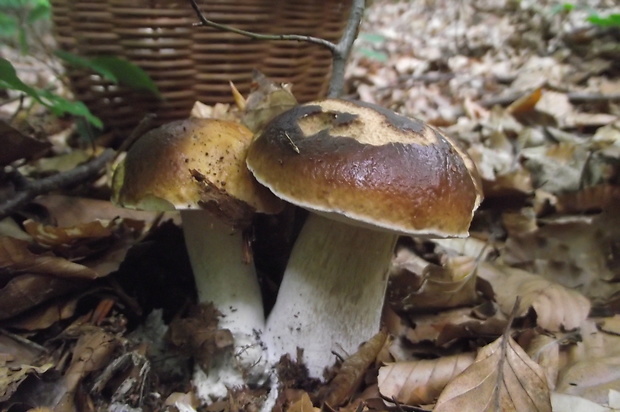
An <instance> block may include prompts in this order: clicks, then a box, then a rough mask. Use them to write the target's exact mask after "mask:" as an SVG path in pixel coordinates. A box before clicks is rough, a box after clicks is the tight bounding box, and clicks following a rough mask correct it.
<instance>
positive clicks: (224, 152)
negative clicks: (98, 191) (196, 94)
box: [113, 118, 282, 220]
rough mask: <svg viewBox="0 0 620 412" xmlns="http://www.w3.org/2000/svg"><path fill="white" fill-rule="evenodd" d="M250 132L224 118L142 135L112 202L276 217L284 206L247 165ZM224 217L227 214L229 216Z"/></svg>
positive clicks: (147, 207)
mask: <svg viewBox="0 0 620 412" xmlns="http://www.w3.org/2000/svg"><path fill="white" fill-rule="evenodd" d="M252 137H253V135H252V132H251V131H250V130H248V129H247V128H246V127H244V126H243V125H241V124H238V123H236V122H233V121H227V120H217V119H198V118H189V119H185V120H178V121H174V122H171V123H167V124H165V125H163V126H161V127H158V128H157V129H153V130H151V131H149V132H148V133H146V134H145V135H144V136H142V137H141V138H140V139H138V141H136V143H134V145H133V146H132V147H131V148H130V149H129V151H128V152H127V156H126V158H125V160H124V161H123V163H122V164H121V165H120V166H119V167H118V168H117V170H116V171H115V174H114V178H113V189H114V198H113V200H114V201H115V202H116V203H118V204H120V205H122V206H124V207H128V208H135V209H145V210H174V209H208V210H211V211H212V212H214V213H216V214H221V213H223V214H224V215H225V217H226V218H230V219H232V220H235V219H236V218H237V216H236V214H237V212H235V210H237V209H239V210H238V212H239V213H241V214H247V213H248V212H249V211H252V212H253V211H258V212H263V213H277V212H278V211H279V210H281V208H282V202H281V201H280V200H279V199H277V198H276V197H275V196H273V194H271V193H270V192H269V191H268V190H267V189H265V188H264V187H262V186H261V185H259V184H258V183H257V182H256V180H255V179H254V178H253V176H252V175H251V174H250V172H249V171H248V169H247V167H246V165H245V157H246V155H247V150H248V147H249V144H250V143H251V141H252ZM231 213H232V215H230V216H228V214H231Z"/></svg>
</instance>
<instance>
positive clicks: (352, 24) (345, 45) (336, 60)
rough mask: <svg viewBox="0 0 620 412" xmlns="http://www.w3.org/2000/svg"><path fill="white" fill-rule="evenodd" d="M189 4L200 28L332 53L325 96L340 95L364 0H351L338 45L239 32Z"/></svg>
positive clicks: (299, 37) (291, 36)
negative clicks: (295, 43)
mask: <svg viewBox="0 0 620 412" xmlns="http://www.w3.org/2000/svg"><path fill="white" fill-rule="evenodd" d="M189 2H190V4H191V5H192V8H193V9H194V11H195V12H196V15H197V16H198V19H199V20H200V23H198V24H199V25H201V26H208V27H213V28H216V29H218V30H222V31H228V32H232V33H237V34H239V35H242V36H246V37H249V38H251V39H255V40H289V41H290V40H293V41H303V42H307V43H313V44H318V45H319V46H322V47H325V48H326V49H327V50H329V51H330V52H331V53H332V77H331V80H330V82H329V91H328V93H327V96H328V97H337V96H339V95H341V94H342V92H343V89H344V74H345V68H346V64H347V61H348V59H349V55H350V54H351V48H352V47H353V42H354V41H355V38H356V37H357V32H358V28H359V25H360V22H361V21H362V17H363V15H364V6H365V0H353V4H352V5H351V13H350V15H349V19H348V21H347V27H346V28H345V30H344V33H343V34H342V37H341V38H340V41H339V42H338V43H332V42H330V41H328V40H325V39H321V38H318V37H313V36H305V35H299V34H260V33H254V32H250V31H246V30H240V29H237V28H235V27H232V26H228V25H225V24H219V23H216V22H214V21H212V20H209V19H207V18H206V17H205V16H204V15H203V14H202V12H201V11H200V7H198V4H197V3H196V0H189Z"/></svg>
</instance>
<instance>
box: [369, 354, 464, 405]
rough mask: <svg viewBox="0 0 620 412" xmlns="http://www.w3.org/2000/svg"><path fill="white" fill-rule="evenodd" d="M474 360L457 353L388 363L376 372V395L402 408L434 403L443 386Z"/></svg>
mask: <svg viewBox="0 0 620 412" xmlns="http://www.w3.org/2000/svg"><path fill="white" fill-rule="evenodd" d="M475 358H476V356H475V354H473V353H461V354H458V355H453V356H444V357H441V358H438V359H432V360H429V359H424V360H419V361H410V362H396V363H390V364H388V365H386V366H384V367H382V368H381V369H379V382H378V383H379V391H380V392H381V394H382V395H383V396H384V397H386V398H388V399H394V400H395V401H397V402H400V403H403V404H405V405H421V404H429V403H433V402H435V400H436V399H437V397H438V396H439V394H440V393H441V391H442V390H443V389H444V387H445V386H446V384H447V383H448V382H450V381H451V380H452V379H453V378H454V377H456V376H457V375H458V374H460V373H461V372H463V371H464V370H465V369H466V368H467V367H468V366H469V365H471V364H472V363H473V362H474V360H475Z"/></svg>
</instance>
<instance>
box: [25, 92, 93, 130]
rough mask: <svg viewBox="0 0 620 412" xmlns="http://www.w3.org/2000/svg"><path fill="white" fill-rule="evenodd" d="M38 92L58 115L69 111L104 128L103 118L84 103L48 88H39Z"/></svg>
mask: <svg viewBox="0 0 620 412" xmlns="http://www.w3.org/2000/svg"><path fill="white" fill-rule="evenodd" d="M37 92H38V93H39V96H40V98H41V100H42V102H43V104H44V105H45V106H47V107H49V108H50V110H51V111H52V113H54V114H55V115H56V116H62V115H65V114H67V113H68V114H71V115H73V116H80V117H83V118H85V119H86V120H88V121H89V123H91V124H92V125H93V126H95V127H96V128H98V129H101V128H103V122H102V121H101V119H99V118H98V117H96V116H95V115H93V114H92V113H91V112H90V110H89V109H88V107H86V105H85V104H84V103H82V102H76V101H73V100H67V99H65V98H64V97H60V96H58V95H57V94H54V93H52V92H50V91H48V90H37Z"/></svg>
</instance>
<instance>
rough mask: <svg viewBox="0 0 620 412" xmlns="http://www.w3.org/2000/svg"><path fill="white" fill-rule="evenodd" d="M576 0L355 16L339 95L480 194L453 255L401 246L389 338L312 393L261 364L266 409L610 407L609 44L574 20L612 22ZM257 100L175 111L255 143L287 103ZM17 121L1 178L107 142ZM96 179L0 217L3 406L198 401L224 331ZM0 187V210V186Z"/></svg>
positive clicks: (165, 225)
mask: <svg viewBox="0 0 620 412" xmlns="http://www.w3.org/2000/svg"><path fill="white" fill-rule="evenodd" d="M587 3H588V5H587V7H575V8H574V10H572V11H567V10H563V9H561V8H558V7H557V4H556V3H554V2H548V1H535V2H534V1H521V2H513V1H502V0H487V1H477V2H464V1H459V2H451V1H448V0H431V1H429V0H424V1H423V0H415V1H396V2H394V1H388V0H376V1H374V2H372V3H371V4H370V5H369V7H368V9H367V11H366V15H365V20H364V22H363V25H362V28H361V35H360V37H359V38H358V40H357V41H356V46H355V49H354V52H353V56H352V62H351V64H350V65H349V66H348V68H347V79H348V80H347V96H348V97H353V98H360V99H362V100H365V101H369V102H374V103H378V104H380V105H383V106H386V107H389V108H391V109H393V110H396V111H399V112H401V113H403V114H405V115H410V116H414V117H418V118H421V119H422V120H425V121H427V122H429V123H431V124H433V125H435V126H437V127H440V128H443V130H444V131H445V132H446V133H447V134H450V135H451V136H454V137H455V138H457V139H458V140H459V141H460V142H461V144H462V145H463V146H464V147H465V149H466V150H467V152H468V153H469V154H470V156H471V157H472V158H473V160H474V161H475V163H476V166H477V168H478V169H479V171H480V173H481V176H482V181H483V187H484V192H485V198H486V200H485V203H484V204H483V206H482V208H481V209H480V210H479V211H478V212H477V213H476V216H475V219H474V224H473V225H472V228H471V237H470V238H468V239H449V240H436V241H435V240H433V241H430V240H424V239H405V238H403V239H401V241H400V242H399V248H398V251H397V254H396V255H395V259H394V262H393V267H392V268H391V271H390V285H389V287H388V292H387V300H386V301H387V304H386V309H385V314H384V323H385V325H386V329H387V333H388V335H378V336H377V337H376V338H374V339H373V340H371V341H370V342H369V343H368V344H367V345H364V346H362V347H361V348H360V351H359V352H358V353H356V354H351V356H345V357H344V358H343V359H342V360H341V361H339V362H338V363H337V364H336V366H335V367H334V369H333V370H331V371H330V372H329V374H328V375H327V376H328V381H326V382H325V383H321V382H318V381H316V380H311V379H308V377H307V375H306V374H305V372H304V368H303V363H299V362H297V361H292V360H289V361H288V363H284V364H282V365H280V369H279V372H280V373H281V374H282V376H285V377H286V379H284V380H283V381H284V382H285V388H284V389H283V392H282V394H281V396H280V398H279V399H278V400H277V402H276V406H275V410H277V411H286V410H288V411H310V410H315V409H318V408H320V407H323V408H330V409H331V410H340V411H354V410H355V411H358V410H359V411H363V410H368V411H371V410H377V411H380V410H393V411H400V410H403V409H405V408H408V407H419V408H425V409H427V410H432V409H433V408H434V409H435V410H438V411H441V410H456V409H458V410H493V411H499V410H507V411H509V410H519V411H520V410H540V411H547V410H551V408H552V407H553V410H554V411H563V410H574V411H577V412H580V411H594V410H602V411H603V410H604V411H609V410H612V408H617V407H618V400H617V399H618V393H617V392H616V389H617V388H618V382H619V380H620V377H619V376H618V374H617V371H616V370H617V369H618V368H617V364H618V362H619V360H618V359H619V356H620V352H618V349H617V348H618V347H620V346H619V343H620V342H619V341H618V339H620V327H619V326H618V320H617V314H618V313H620V298H619V297H618V296H620V289H619V288H618V285H619V283H618V282H619V280H620V279H619V278H620V273H618V268H619V267H620V258H619V256H620V233H619V231H620V224H618V223H620V222H618V219H620V215H619V214H618V213H619V210H620V209H619V208H618V206H619V205H620V120H618V116H619V115H620V106H619V103H618V102H619V101H620V97H619V95H620V80H619V76H618V74H619V73H620V68H619V67H618V61H620V60H618V52H617V44H618V32H617V29H609V28H605V27H598V26H594V25H592V24H590V23H589V22H588V21H587V17H588V16H589V13H591V12H592V11H595V12H597V13H600V14H601V15H603V14H605V15H606V14H611V13H613V12H616V13H617V12H618V9H617V5H615V4H614V3H613V2H609V1H604V0H589V1H588V2H587ZM614 7H615V8H614ZM42 72H43V69H42ZM257 82H258V83H260V81H259V79H258V78H257ZM293 87H294V85H293ZM260 92H261V93H263V94H265V95H268V96H269V98H268V99H267V100H269V99H271V100H273V102H272V103H271V104H268V105H267V107H264V106H261V105H260V103H257V101H256V100H260V99H255V100H252V99H248V100H247V101H243V100H240V99H241V98H240V97H239V96H238V97H237V104H238V106H240V107H239V108H233V107H230V106H228V105H216V106H214V107H204V106H200V105H197V106H196V107H195V113H194V115H197V116H214V117H219V118H229V119H240V118H243V121H244V122H246V123H247V124H248V125H250V126H251V127H252V128H253V129H260V127H261V125H262V124H263V121H264V115H265V113H266V112H270V111H279V110H281V107H288V105H291V104H294V102H291V101H290V93H289V91H288V89H287V88H286V87H285V88H273V87H272V86H271V85H267V86H263V87H262V88H261V89H260ZM243 105H248V106H249V109H247V108H245V112H244V113H245V115H244V114H243V113H241V112H240V110H241V111H243V110H244V108H243V107H241V106H243ZM8 110H10V106H3V107H2V108H1V110H0V112H1V113H2V118H3V119H5V118H8V116H7V113H10V112H9V111H8ZM35 112H36V111H35V110H31V111H30V112H29V113H30V115H29V117H28V116H26V117H19V118H16V119H14V123H13V124H10V123H9V122H6V123H2V125H3V126H2V130H4V131H5V132H3V137H2V138H0V142H9V143H10V144H11V145H12V147H13V148H14V150H13V151H10V152H8V151H7V152H6V153H4V152H3V156H4V157H2V159H3V160H2V162H3V166H4V165H7V164H9V163H13V164H15V162H16V161H17V164H18V165H19V169H18V170H19V171H20V173H22V174H23V175H24V176H27V177H33V178H36V177H38V176H46V175H48V174H50V173H53V172H55V171H59V170H66V169H68V168H69V169H70V168H72V167H74V166H75V165H76V164H79V163H81V162H83V161H85V160H87V159H88V158H90V156H92V153H95V152H100V151H101V150H102V149H103V148H104V147H106V146H107V145H108V144H109V139H110V138H109V137H107V138H106V136H102V137H100V138H98V139H97V140H95V141H92V142H89V144H88V145H84V144H83V143H80V142H76V141H74V140H72V138H71V136H72V131H73V127H70V128H69V129H71V130H70V131H67V123H66V122H53V121H51V120H46V121H43V122H41V120H40V119H41V117H40V116H39V115H37V116H35V115H34V113H35ZM35 120H36V121H35ZM52 131H53V132H52ZM5 134H6V135H5ZM42 136H43V138H42ZM11 142H12V143H11ZM2 144H3V145H4V143H2ZM92 147H95V150H92ZM109 184H110V182H109V176H108V175H105V176H102V177H101V178H100V179H99V180H98V181H97V182H96V184H94V185H92V186H91V187H81V188H76V189H75V190H72V191H71V193H65V195H66V196H58V195H51V196H45V197H40V198H38V199H37V203H36V204H33V205H31V206H29V207H28V208H26V209H24V210H23V211H20V213H17V214H13V215H11V216H9V217H6V218H4V219H3V220H2V221H0V245H1V247H0V262H1V263H0V281H1V283H0V317H1V319H2V322H1V324H0V332H1V333H0V395H2V397H1V398H0V402H2V403H0V408H2V410H8V408H9V407H10V406H20V407H22V408H25V409H27V408H35V407H48V408H50V409H51V410H54V411H71V410H85V411H87V410H96V409H97V408H99V409H101V408H114V407H117V408H143V409H144V410H162V409H163V408H168V410H192V409H198V408H199V407H200V406H201V404H200V401H199V400H197V399H196V397H195V396H194V393H193V389H192V386H191V367H189V366H188V365H190V364H191V362H199V363H205V364H207V363H209V362H212V361H213V358H214V357H217V356H219V354H220V353H223V352H225V349H226V348H227V347H228V346H229V344H230V339H229V334H227V331H223V330H220V329H218V327H217V311H215V310H214V309H213V308H212V309H206V312H205V308H202V311H201V310H200V309H198V308H195V307H193V305H192V304H193V302H194V301H195V300H194V293H195V292H194V290H193V285H192V280H191V272H189V269H188V263H187V256H186V255H185V252H184V248H183V247H182V242H183V240H182V236H181V234H180V231H179V230H178V222H179V219H178V215H176V214H174V213H171V214H164V215H160V214H152V213H144V212H135V211H127V210H120V209H118V208H115V207H114V206H112V204H111V203H110V202H109V201H107V199H108V198H109ZM0 190H2V192H0V198H2V195H6V196H9V195H10V194H11V193H13V192H14V190H15V187H11V186H10V185H9V187H6V188H5V187H1V188H0ZM93 198H96V199H99V200H93ZM269 227H271V228H273V227H274V226H269ZM263 235H264V234H263ZM256 236H261V233H257V234H256ZM291 236H292V235H291V233H288V232H287V233H285V234H282V235H281V236H280V239H288V242H291ZM286 248H287V246H286V245H283V246H282V245H278V247H277V248H276V249H277V250H278V251H279V250H280V249H282V250H284V251H286ZM283 253H286V252H283ZM274 256H275V255H274V254H273V253H272V254H271V255H268V258H265V257H264V256H261V254H260V253H257V254H256V255H255V259H256V261H257V266H258V267H259V269H260V270H261V272H262V273H261V275H262V276H263V277H264V286H265V288H264V289H265V291H266V292H265V295H266V298H267V299H270V296H271V298H273V295H274V292H273V290H274V288H275V287H274V285H277V282H278V270H279V269H277V268H278V265H277V264H275V263H274V262H273V261H270V260H269V259H273V258H274ZM261 262H262V263H261ZM265 262H267V263H265ZM517 297H519V298H520V299H521V302H522V303H521V306H520V308H521V309H520V310H519V311H518V312H517V313H516V317H515V319H514V322H512V323H509V322H508V316H509V315H510V311H511V309H512V307H513V305H514V302H515V300H516V299H517ZM153 314H157V316H154V315H153ZM204 317H206V318H207V319H208V322H204V319H203V318H204ZM205 324H206V325H207V326H204V325H205ZM147 325H148V327H147ZM199 325H202V326H199ZM147 330H148V331H149V332H147ZM172 346H174V347H176V349H173V348H172ZM326 356H331V354H326ZM263 399H264V393H263V392H260V391H255V390H253V389H241V390H230V391H229V394H228V397H227V398H225V399H214V400H212V402H210V403H209V404H208V405H206V406H203V407H205V408H206V410H209V411H231V410H257V408H258V407H259V406H260V403H261V402H262V401H263ZM567 405H568V406H567Z"/></svg>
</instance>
